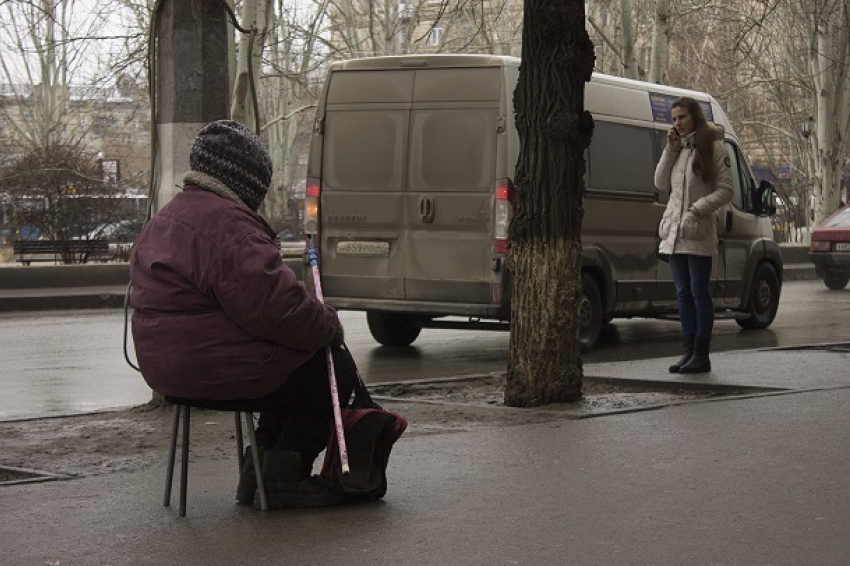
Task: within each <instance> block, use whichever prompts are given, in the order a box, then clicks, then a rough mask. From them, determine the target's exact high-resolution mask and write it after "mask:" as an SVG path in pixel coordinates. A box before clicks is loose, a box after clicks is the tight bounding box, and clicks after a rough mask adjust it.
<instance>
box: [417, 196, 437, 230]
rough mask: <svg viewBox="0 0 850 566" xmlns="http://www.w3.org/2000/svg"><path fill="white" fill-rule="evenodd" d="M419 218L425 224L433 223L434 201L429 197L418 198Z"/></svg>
mask: <svg viewBox="0 0 850 566" xmlns="http://www.w3.org/2000/svg"><path fill="white" fill-rule="evenodd" d="M419 218H421V219H422V222H424V223H425V224H430V223H432V222H433V221H434V199H433V198H431V197H429V196H421V197H419Z"/></svg>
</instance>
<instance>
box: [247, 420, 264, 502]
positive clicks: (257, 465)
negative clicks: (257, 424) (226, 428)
mask: <svg viewBox="0 0 850 566" xmlns="http://www.w3.org/2000/svg"><path fill="white" fill-rule="evenodd" d="M245 424H246V425H247V426H248V438H249V439H250V441H251V457H252V458H253V459H254V473H255V474H256V475H257V494H258V495H259V496H260V509H262V510H263V511H268V509H269V501H268V499H266V482H265V480H264V479H263V463H262V462H260V449H259V447H258V446H257V437H256V434H255V433H254V413H245Z"/></svg>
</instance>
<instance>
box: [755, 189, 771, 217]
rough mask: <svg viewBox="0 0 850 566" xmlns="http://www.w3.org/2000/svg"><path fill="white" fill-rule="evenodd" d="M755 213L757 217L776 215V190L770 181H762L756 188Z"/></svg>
mask: <svg viewBox="0 0 850 566" xmlns="http://www.w3.org/2000/svg"><path fill="white" fill-rule="evenodd" d="M754 188H755V191H754V193H755V194H754V195H753V212H754V213H755V214H756V215H757V216H773V215H774V214H776V189H775V188H774V187H773V183H771V182H770V181H761V182H760V183H759V186H758V187H754Z"/></svg>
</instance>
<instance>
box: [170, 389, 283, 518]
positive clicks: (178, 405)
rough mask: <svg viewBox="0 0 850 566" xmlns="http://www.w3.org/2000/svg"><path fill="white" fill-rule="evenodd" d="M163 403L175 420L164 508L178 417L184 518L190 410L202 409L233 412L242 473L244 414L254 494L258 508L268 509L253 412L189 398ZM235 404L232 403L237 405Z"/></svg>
mask: <svg viewBox="0 0 850 566" xmlns="http://www.w3.org/2000/svg"><path fill="white" fill-rule="evenodd" d="M166 401H168V402H170V403H173V404H174V417H173V419H172V422H171V446H170V449H169V455H168V472H167V474H166V477H165V497H164V499H163V505H164V506H166V507H168V506H169V505H171V486H172V483H173V479H174V459H175V456H176V455H177V436H178V434H179V432H180V416H181V414H182V416H183V438H182V441H181V443H180V516H181V517H184V516H185V515H186V492H187V488H188V483H189V431H190V428H191V427H190V421H191V418H192V417H191V415H192V413H191V408H192V407H198V408H202V409H211V410H214V411H226V412H232V413H234V417H235V423H236V450H237V451H238V452H239V455H238V462H239V471H240V472H241V471H242V465H243V460H244V458H243V454H244V452H245V450H244V445H243V441H242V421H241V420H240V419H241V415H242V414H244V415H245V424H246V425H247V427H248V440H249V441H250V443H251V458H252V459H253V460H254V473H255V474H256V475H257V492H258V495H259V498H260V508H261V509H262V510H263V511H267V510H268V508H269V505H268V500H267V499H266V487H265V485H264V484H263V467H262V462H261V461H260V452H259V449H258V448H257V439H256V436H255V434H254V433H255V430H254V413H253V412H250V411H242V410H239V409H223V408H220V407H218V406H215V405H214V404H213V403H205V402H204V401H196V400H192V399H182V398H176V397H166ZM237 404H238V403H232V405H234V406H235V405H237Z"/></svg>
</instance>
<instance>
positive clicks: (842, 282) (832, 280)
mask: <svg viewBox="0 0 850 566" xmlns="http://www.w3.org/2000/svg"><path fill="white" fill-rule="evenodd" d="M848 282H850V273H838V272H835V271H824V272H823V284H824V285H826V288H827V289H829V290H830V291H842V290H844V288H845V287H846V286H847V283H848Z"/></svg>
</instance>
